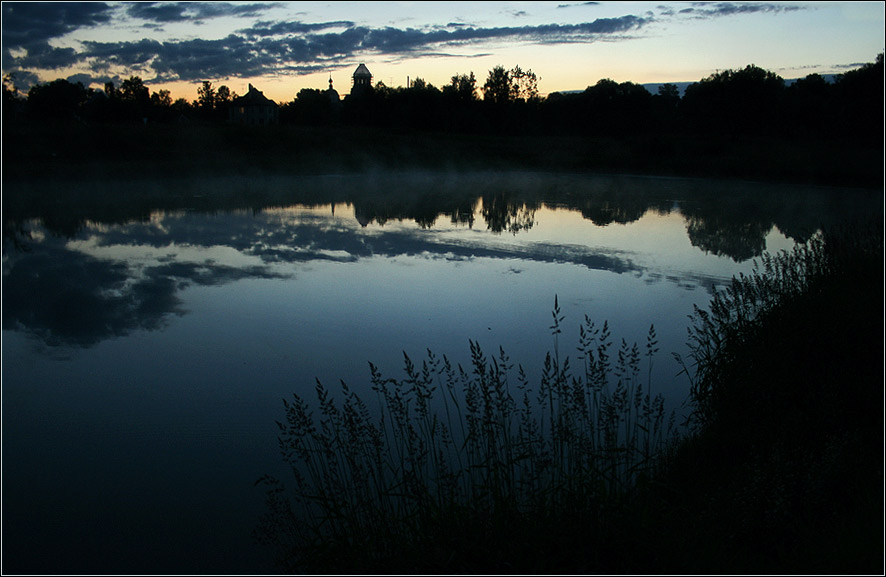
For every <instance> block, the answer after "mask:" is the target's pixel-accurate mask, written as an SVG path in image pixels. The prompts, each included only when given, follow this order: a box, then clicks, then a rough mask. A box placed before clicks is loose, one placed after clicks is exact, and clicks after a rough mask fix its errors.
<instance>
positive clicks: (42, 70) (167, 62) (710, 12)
mask: <svg viewBox="0 0 886 577" xmlns="http://www.w3.org/2000/svg"><path fill="white" fill-rule="evenodd" d="M884 6H886V3H884V2H880V1H877V2H670V1H668V0H661V1H659V2H569V1H567V0H559V1H554V2H3V3H2V20H0V23H2V39H0V40H2V42H0V43H2V72H3V74H4V75H5V74H7V73H10V72H14V73H15V78H16V85H17V86H18V87H19V89H20V90H24V91H27V89H28V88H29V87H30V86H31V85H33V84H34V83H37V82H49V81H52V80H55V79H57V78H65V79H68V80H70V81H72V82H77V81H80V82H83V84H84V85H86V86H92V87H94V88H101V87H103V86H104V84H105V82H108V81H112V82H114V83H115V84H116V85H118V86H119V84H120V82H121V81H122V80H123V79H126V78H129V77H130V76H138V77H140V78H141V79H142V80H143V81H144V83H145V84H146V85H147V86H148V87H149V88H150V89H151V91H152V92H156V91H158V90H161V89H166V90H169V91H170V92H171V94H172V97H173V98H186V99H188V100H195V99H196V98H197V88H198V87H199V86H200V85H201V83H202V82H203V81H207V80H208V81H210V82H212V83H213V85H214V86H216V87H218V86H221V85H225V86H228V88H230V89H231V90H232V91H233V92H235V93H237V94H245V93H246V91H247V89H248V85H249V84H253V85H255V87H256V88H258V89H259V90H261V91H262V92H263V93H264V94H265V96H267V97H269V98H272V99H274V100H276V101H277V102H279V103H283V102H289V101H291V100H292V99H293V98H294V97H295V96H296V94H297V93H298V91H299V90H301V89H302V88H317V89H326V88H327V87H328V83H329V79H330V78H331V79H332V80H333V83H334V87H335V88H336V89H337V90H338V91H339V93H341V94H343V95H344V94H346V93H347V92H348V91H349V90H350V86H351V75H352V74H353V72H354V70H355V69H356V67H357V66H358V65H359V64H360V63H364V64H366V66H367V67H368V68H369V70H370V72H371V73H372V75H373V83H377V82H379V81H381V82H383V83H384V84H386V85H388V86H391V87H398V86H406V85H407V83H408V82H409V81H410V80H414V79H415V78H421V79H423V80H425V81H426V82H428V83H430V84H433V85H434V86H437V87H438V88H442V87H443V86H445V85H447V84H449V82H450V79H451V78H452V76H454V75H456V74H467V73H470V72H473V73H474V75H475V77H476V79H477V85H478V87H479V86H482V84H483V83H484V81H485V80H486V77H487V76H488V74H489V71H490V70H492V68H493V67H495V66H504V67H505V68H507V69H511V68H513V67H514V66H520V68H522V69H523V70H531V71H532V72H534V73H535V74H536V75H537V77H538V78H539V81H538V88H539V92H540V94H541V95H543V96H544V95H547V94H549V93H551V92H557V91H569V90H583V89H585V88H587V87H588V86H592V85H594V84H596V83H597V81H598V80H600V79H603V78H608V79H611V80H615V81H616V82H626V81H630V82H635V83H638V84H646V83H664V82H694V81H698V80H701V79H702V78H705V77H707V76H709V75H711V74H713V73H715V72H717V71H722V70H726V69H733V70H734V69H739V68H744V67H745V66H747V65H749V64H754V65H756V66H759V67H761V68H764V69H766V70H769V71H771V72H774V73H776V74H778V75H779V76H781V77H782V78H785V79H792V78H802V77H804V76H806V75H808V74H812V73H818V74H839V73H841V72H845V71H847V70H851V69H854V68H858V67H859V66H861V65H862V64H864V63H867V62H873V61H874V59H875V57H876V55H877V54H878V53H880V52H882V51H883V50H884V44H886V41H884Z"/></svg>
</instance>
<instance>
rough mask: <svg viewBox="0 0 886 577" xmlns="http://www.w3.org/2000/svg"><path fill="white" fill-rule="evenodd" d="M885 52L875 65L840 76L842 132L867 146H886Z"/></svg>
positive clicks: (838, 114) (878, 55)
mask: <svg viewBox="0 0 886 577" xmlns="http://www.w3.org/2000/svg"><path fill="white" fill-rule="evenodd" d="M883 83H884V75H883V53H882V52H880V53H879V54H877V56H876V58H875V60H874V62H869V63H867V64H864V65H862V66H861V67H860V68H857V69H855V70H851V71H849V72H846V73H844V74H841V75H840V76H838V77H837V80H836V82H835V85H834V90H835V92H836V95H837V99H838V102H839V106H837V110H836V111H835V112H836V115H837V118H836V121H837V122H838V123H839V131H840V132H841V133H842V134H844V135H847V136H849V137H851V138H853V139H856V140H860V141H863V142H865V143H867V144H880V145H882V137H883Z"/></svg>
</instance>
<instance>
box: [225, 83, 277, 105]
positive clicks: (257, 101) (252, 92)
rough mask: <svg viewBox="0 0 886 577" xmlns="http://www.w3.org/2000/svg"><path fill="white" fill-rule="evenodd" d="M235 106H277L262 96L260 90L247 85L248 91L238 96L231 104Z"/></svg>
mask: <svg viewBox="0 0 886 577" xmlns="http://www.w3.org/2000/svg"><path fill="white" fill-rule="evenodd" d="M232 104H234V105H235V106H277V103H276V102H274V101H273V100H271V99H270V98H268V97H267V96H265V95H264V94H262V92H261V90H259V89H258V88H256V87H255V86H253V85H252V84H250V85H249V91H248V92H247V93H246V94H244V95H243V96H238V97H237V98H235V99H234V100H233V102H232Z"/></svg>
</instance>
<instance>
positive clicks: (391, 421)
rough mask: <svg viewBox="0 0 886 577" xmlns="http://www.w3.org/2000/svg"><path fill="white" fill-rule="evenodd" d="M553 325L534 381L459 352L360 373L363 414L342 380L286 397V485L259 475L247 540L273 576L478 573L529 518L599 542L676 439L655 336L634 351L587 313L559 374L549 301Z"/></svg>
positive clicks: (500, 362) (556, 319)
mask: <svg viewBox="0 0 886 577" xmlns="http://www.w3.org/2000/svg"><path fill="white" fill-rule="evenodd" d="M552 317H553V322H552V325H551V327H550V331H551V336H552V338H553V344H554V346H553V350H552V351H551V352H549V353H548V354H547V356H546V358H545V361H544V366H543V368H542V371H541V376H540V378H539V380H538V382H537V383H531V382H530V379H529V378H528V377H527V374H526V371H525V370H524V369H523V367H522V366H520V365H517V366H516V367H515V365H514V363H513V362H512V361H511V359H510V358H509V357H508V355H507V353H506V352H505V351H504V350H503V349H501V348H499V351H498V354H497V355H494V356H489V355H487V354H486V352H484V351H483V350H482V349H481V347H480V345H479V344H478V343H477V342H474V341H470V365H469V366H468V367H467V368H464V367H462V366H461V365H460V364H453V363H452V362H451V361H450V359H449V358H448V357H447V356H445V355H443V356H438V355H437V354H435V353H434V352H432V351H431V350H428V351H427V355H426V358H424V359H423V360H422V361H421V363H420V365H419V364H416V363H415V362H414V361H413V360H412V359H411V358H410V357H409V356H408V355H406V354H405V353H404V355H403V357H404V358H403V373H404V374H403V376H402V377H401V378H399V379H395V378H388V377H385V376H383V375H382V374H381V372H380V371H379V369H378V367H376V366H375V365H373V364H371V363H370V382H371V390H372V392H373V395H374V397H375V403H376V405H375V407H373V408H370V406H369V405H368V404H367V402H366V401H365V400H364V399H362V398H361V397H360V396H359V395H358V394H356V393H355V392H354V391H352V390H351V389H350V388H349V387H348V385H347V384H346V383H344V382H341V384H340V387H339V390H338V394H337V399H336V398H334V395H333V393H332V392H331V391H330V390H329V389H328V388H327V387H326V386H324V385H323V384H322V383H320V382H319V381H318V382H317V383H316V387H315V389H316V401H315V403H314V404H313V406H312V405H311V404H309V403H308V402H307V401H306V400H305V399H303V398H302V397H300V396H298V395H294V397H293V398H292V399H291V400H284V408H285V413H286V419H285V421H284V422H278V426H279V428H280V436H279V443H280V450H281V453H282V455H283V458H284V459H285V461H286V463H288V464H289V465H290V467H291V470H292V473H293V483H294V485H293V486H292V488H291V489H287V488H286V487H285V486H284V483H282V482H281V481H280V480H278V479H275V478H272V477H269V476H265V477H263V478H262V479H261V480H260V481H261V482H263V483H266V484H267V487H268V505H269V512H268V514H267V515H266V516H265V518H264V520H263V521H262V523H261V525H260V526H259V528H258V529H257V531H256V536H257V537H259V539H260V540H261V541H263V542H265V543H268V544H270V545H272V546H273V547H274V549H275V550H276V552H277V554H278V559H277V560H278V562H279V565H280V567H281V569H282V570H284V571H287V572H299V571H307V572H313V571H328V570H339V571H348V570H359V571H361V572H365V571H367V570H372V571H378V572H385V571H392V570H401V571H408V572H414V571H422V570H452V569H453V568H454V567H459V566H461V567H463V568H464V569H465V570H471V569H473V570H476V565H474V564H471V563H472V562H471V561H470V560H469V558H470V557H471V556H472V555H473V556H475V557H476V556H477V555H482V556H485V557H487V558H488V557H490V556H491V557H495V550H497V549H501V548H502V547H509V548H511V549H513V548H514V547H520V546H523V545H525V547H532V544H531V543H530V542H529V538H528V536H526V534H525V529H526V528H530V527H533V525H537V524H539V523H544V522H546V521H551V522H553V521H552V520H554V519H559V520H561V521H562V520H564V519H576V518H577V517H576V512H581V514H580V515H579V516H578V517H579V518H580V521H579V522H580V523H581V525H582V530H584V531H590V532H596V531H604V530H605V527H604V525H605V523H606V520H607V515H606V511H608V510H611V509H612V508H613V507H617V504H618V503H619V502H620V501H622V500H624V499H625V498H626V496H627V495H628V494H630V492H631V491H632V490H633V488H634V487H635V486H636V485H637V484H638V482H639V481H640V480H641V479H647V478H650V477H651V476H652V475H653V474H654V471H655V469H656V467H657V465H658V463H659V459H658V457H659V456H660V455H661V454H663V453H665V452H666V451H667V449H668V448H669V447H671V446H673V444H674V443H675V442H676V441H677V439H678V437H679V432H678V428H677V426H676V425H675V419H674V415H673V414H671V418H670V419H666V411H665V407H664V399H663V398H662V396H661V395H655V394H653V391H652V382H651V374H652V362H653V357H654V355H655V353H656V352H657V351H658V348H657V346H656V345H657V340H656V335H655V328H654V327H652V326H651V327H650V329H649V333H648V335H647V342H646V348H645V351H646V352H645V354H642V355H641V353H640V348H639V346H638V345H637V344H636V343H635V344H633V345H628V343H627V342H626V341H625V340H622V341H621V345H620V347H619V348H618V349H617V350H615V349H614V348H613V342H612V337H611V334H610V330H609V326H608V323H605V322H604V323H603V326H602V327H597V325H596V324H595V323H594V322H593V321H592V320H591V319H590V318H589V317H587V316H586V317H585V319H584V323H583V324H582V325H581V326H580V331H579V344H578V347H577V355H576V357H575V358H576V362H575V363H573V362H572V361H571V359H570V357H569V356H568V355H563V354H561V351H560V335H561V332H562V323H563V321H564V318H563V315H562V313H561V311H560V307H559V303H558V300H557V298H556V297H555V299H554V308H553V311H552ZM644 357H645V358H644ZM644 365H645V366H644ZM644 369H645V375H644ZM519 527H522V528H523V529H517V528H519ZM537 528H538V527H536V529H537ZM533 532H534V531H532V530H530V531H529V533H533ZM490 535H493V537H491V538H490ZM505 535H507V536H509V537H508V541H509V542H508V543H507V544H504V542H503V540H504V536H505ZM514 539H516V540H517V542H516V543H514ZM520 539H526V542H525V543H524V544H523V545H521V543H520ZM479 542H482V543H483V545H480V544H479ZM478 547H479V549H480V550H479V551H478ZM483 549H485V550H483ZM505 557H507V555H505Z"/></svg>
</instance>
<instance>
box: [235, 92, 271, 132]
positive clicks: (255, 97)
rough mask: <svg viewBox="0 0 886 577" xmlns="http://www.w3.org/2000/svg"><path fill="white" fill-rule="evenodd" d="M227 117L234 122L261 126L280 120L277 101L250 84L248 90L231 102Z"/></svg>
mask: <svg viewBox="0 0 886 577" xmlns="http://www.w3.org/2000/svg"><path fill="white" fill-rule="evenodd" d="M229 110H230V114H229V118H230V121H231V122H233V123H234V124H248V125H251V126H263V125H268V124H277V123H278V122H279V121H280V109H279V108H278V106H277V103H276V102H274V101H273V100H271V99H270V98H268V97H267V96H265V95H264V94H262V93H261V90H258V89H257V88H256V87H255V86H253V85H252V84H250V85H249V91H248V92H247V93H246V94H244V95H243V96H238V97H237V98H235V99H234V100H233V101H232V102H231V107H230V109H229Z"/></svg>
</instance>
